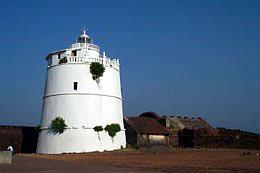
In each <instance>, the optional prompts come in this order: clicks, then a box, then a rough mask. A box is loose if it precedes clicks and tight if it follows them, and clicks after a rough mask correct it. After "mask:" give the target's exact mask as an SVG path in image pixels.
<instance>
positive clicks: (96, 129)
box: [93, 126, 103, 140]
mask: <svg viewBox="0 0 260 173" xmlns="http://www.w3.org/2000/svg"><path fill="white" fill-rule="evenodd" d="M93 129H94V130H95V131H96V132H97V133H98V139H99V140H100V135H99V132H101V131H103V127H102V126H95V127H94V128H93Z"/></svg>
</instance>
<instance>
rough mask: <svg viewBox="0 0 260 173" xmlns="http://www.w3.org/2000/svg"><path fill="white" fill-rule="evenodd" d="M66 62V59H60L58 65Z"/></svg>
mask: <svg viewBox="0 0 260 173" xmlns="http://www.w3.org/2000/svg"><path fill="white" fill-rule="evenodd" d="M67 62H68V60H67V58H66V57H64V58H62V59H60V61H59V64H63V63H67Z"/></svg>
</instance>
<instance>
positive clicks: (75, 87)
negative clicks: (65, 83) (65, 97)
mask: <svg viewBox="0 0 260 173" xmlns="http://www.w3.org/2000/svg"><path fill="white" fill-rule="evenodd" d="M73 89H74V90H78V82H73Z"/></svg>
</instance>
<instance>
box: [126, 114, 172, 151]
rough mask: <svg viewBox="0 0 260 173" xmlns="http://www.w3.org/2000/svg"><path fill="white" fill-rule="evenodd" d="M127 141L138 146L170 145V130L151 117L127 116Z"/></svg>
mask: <svg viewBox="0 0 260 173" xmlns="http://www.w3.org/2000/svg"><path fill="white" fill-rule="evenodd" d="M124 126H125V128H126V139H127V143H128V144H130V145H132V146H136V147H148V146H154V145H168V141H169V132H168V131H167V130H166V129H165V128H164V127H163V126H162V125H160V124H159V122H158V121H157V120H155V119H153V118H149V117H142V116H139V117H128V118H127V117H125V118H124Z"/></svg>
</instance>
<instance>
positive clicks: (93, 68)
mask: <svg viewBox="0 0 260 173" xmlns="http://www.w3.org/2000/svg"><path fill="white" fill-rule="evenodd" d="M104 72H105V67H104V66H103V64H100V63H98V62H92V63H91V64H90V73H91V74H92V77H93V79H94V80H96V79H98V78H99V77H101V76H103V74H104Z"/></svg>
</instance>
